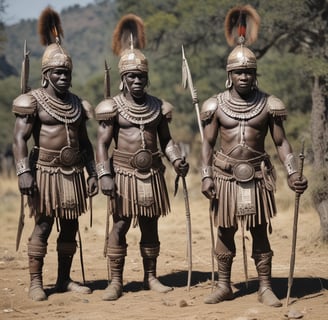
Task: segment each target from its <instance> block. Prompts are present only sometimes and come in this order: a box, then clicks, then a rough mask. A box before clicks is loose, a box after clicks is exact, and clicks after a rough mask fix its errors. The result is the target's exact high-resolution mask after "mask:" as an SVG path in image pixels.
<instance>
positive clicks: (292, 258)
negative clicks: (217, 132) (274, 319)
mask: <svg viewBox="0 0 328 320" xmlns="http://www.w3.org/2000/svg"><path fill="white" fill-rule="evenodd" d="M304 158H305V156H304V141H303V142H302V150H301V152H300V154H299V159H300V172H299V180H302V177H303V166H304ZM300 198H301V194H300V193H298V192H296V194H295V208H294V224H293V240H292V252H291V256H290V268H289V277H288V290H287V299H286V307H287V306H288V303H289V297H290V291H291V288H292V285H293V275H294V268H295V254H296V239H297V221H298V212H299V204H300Z"/></svg>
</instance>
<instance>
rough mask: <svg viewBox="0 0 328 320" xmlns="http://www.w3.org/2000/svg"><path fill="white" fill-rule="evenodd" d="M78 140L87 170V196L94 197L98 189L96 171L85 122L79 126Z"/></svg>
mask: <svg viewBox="0 0 328 320" xmlns="http://www.w3.org/2000/svg"><path fill="white" fill-rule="evenodd" d="M79 141H80V143H79V144H80V148H81V150H82V152H83V155H84V164H85V168H86V170H87V172H88V179H87V185H88V195H89V197H94V196H95V195H96V194H97V193H98V191H99V187H98V177H97V172H96V164H95V157H94V151H93V147H92V144H91V141H90V139H89V137H88V133H87V128H86V124H85V123H84V124H83V125H82V126H81V129H80V132H79Z"/></svg>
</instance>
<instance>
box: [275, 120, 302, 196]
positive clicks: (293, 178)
mask: <svg viewBox="0 0 328 320" xmlns="http://www.w3.org/2000/svg"><path fill="white" fill-rule="evenodd" d="M270 132H271V136H272V139H273V142H274V144H275V146H276V149H277V153H278V157H279V159H280V161H281V163H283V164H284V166H285V168H286V170H287V183H288V186H289V187H290V189H292V190H293V191H295V192H297V193H300V194H302V193H303V192H304V191H305V190H306V189H307V186H308V182H307V179H306V177H304V176H303V175H302V177H300V174H299V172H298V168H297V160H296V158H295V156H294V155H293V150H292V147H291V145H290V143H289V142H288V140H287V137H286V134H285V130H284V127H283V119H282V118H281V117H271V119H270Z"/></svg>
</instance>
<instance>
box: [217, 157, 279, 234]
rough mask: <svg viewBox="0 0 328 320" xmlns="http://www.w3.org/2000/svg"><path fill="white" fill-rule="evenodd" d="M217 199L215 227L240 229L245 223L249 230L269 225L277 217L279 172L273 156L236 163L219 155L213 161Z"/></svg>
mask: <svg viewBox="0 0 328 320" xmlns="http://www.w3.org/2000/svg"><path fill="white" fill-rule="evenodd" d="M213 171H214V183H215V185H216V199H215V200H213V203H212V211H213V214H214V224H215V226H216V227H217V226H220V227H224V228H230V227H237V226H238V220H242V222H243V224H244V225H245V226H246V229H249V228H250V227H255V226H257V225H261V224H268V225H269V229H270V230H271V223H270V218H271V217H273V216H274V215H276V212H277V210H276V205H275V198H274V192H275V181H276V177H275V171H274V168H273V166H272V164H271V162H270V159H269V156H268V155H267V154H263V155H261V156H259V157H256V158H252V159H249V160H247V161H245V160H236V159H233V158H230V157H228V156H226V155H224V154H222V153H220V152H216V154H215V156H214V161H213Z"/></svg>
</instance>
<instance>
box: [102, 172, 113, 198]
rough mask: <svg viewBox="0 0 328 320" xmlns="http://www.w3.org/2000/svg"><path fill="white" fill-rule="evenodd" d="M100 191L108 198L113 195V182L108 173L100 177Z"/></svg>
mask: <svg viewBox="0 0 328 320" xmlns="http://www.w3.org/2000/svg"><path fill="white" fill-rule="evenodd" d="M100 186H101V191H102V193H103V194H104V195H106V196H109V197H110V198H114V197H115V182H114V179H113V177H111V176H110V175H104V176H102V177H101V178H100Z"/></svg>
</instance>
